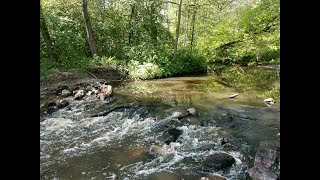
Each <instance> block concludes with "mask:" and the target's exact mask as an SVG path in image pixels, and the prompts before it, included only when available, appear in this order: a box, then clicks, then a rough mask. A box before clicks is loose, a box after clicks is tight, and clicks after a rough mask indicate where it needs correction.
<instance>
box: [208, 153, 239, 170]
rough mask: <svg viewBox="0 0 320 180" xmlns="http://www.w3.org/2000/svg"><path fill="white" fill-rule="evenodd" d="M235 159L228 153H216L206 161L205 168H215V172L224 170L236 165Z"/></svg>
mask: <svg viewBox="0 0 320 180" xmlns="http://www.w3.org/2000/svg"><path fill="white" fill-rule="evenodd" d="M235 162H236V161H235V159H234V158H233V157H232V156H231V155H229V154H226V153H215V154H212V155H209V156H208V157H207V158H206V159H205V160H204V161H203V164H204V165H205V166H208V167H211V168H214V169H215V170H221V169H223V168H228V167H231V166H232V165H233V164H234V163H235Z"/></svg>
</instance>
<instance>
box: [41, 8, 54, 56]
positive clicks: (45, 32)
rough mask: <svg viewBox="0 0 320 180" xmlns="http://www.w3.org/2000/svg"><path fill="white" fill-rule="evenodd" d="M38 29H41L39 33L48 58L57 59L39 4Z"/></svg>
mask: <svg viewBox="0 0 320 180" xmlns="http://www.w3.org/2000/svg"><path fill="white" fill-rule="evenodd" d="M40 31H41V35H42V37H43V40H44V43H45V45H46V51H47V54H48V57H49V59H50V60H52V61H58V58H57V54H56V52H55V51H54V47H53V45H52V41H51V37H50V34H49V31H48V27H47V23H46V19H45V18H44V15H43V14H42V9H41V5H40Z"/></svg>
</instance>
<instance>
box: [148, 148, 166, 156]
mask: <svg viewBox="0 0 320 180" xmlns="http://www.w3.org/2000/svg"><path fill="white" fill-rule="evenodd" d="M165 153H166V150H165V149H164V148H163V147H162V146H151V147H150V150H149V154H151V155H155V156H159V155H164V154H165Z"/></svg>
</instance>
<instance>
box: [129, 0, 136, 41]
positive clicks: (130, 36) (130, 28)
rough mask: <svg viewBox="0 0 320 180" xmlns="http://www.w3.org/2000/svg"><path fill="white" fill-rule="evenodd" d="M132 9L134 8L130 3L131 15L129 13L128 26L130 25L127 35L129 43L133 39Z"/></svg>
mask: <svg viewBox="0 0 320 180" xmlns="http://www.w3.org/2000/svg"><path fill="white" fill-rule="evenodd" d="M134 9H135V5H132V7H131V15H130V22H129V26H130V27H129V37H128V39H129V40H128V41H129V44H132V40H133V19H134V17H135V15H134V13H135V11H134Z"/></svg>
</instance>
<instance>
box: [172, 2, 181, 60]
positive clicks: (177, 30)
mask: <svg viewBox="0 0 320 180" xmlns="http://www.w3.org/2000/svg"><path fill="white" fill-rule="evenodd" d="M181 5H182V0H179V9H178V23H177V29H176V40H175V44H174V52H173V57H172V62H174V61H175V60H176V57H177V48H178V40H179V29H180V19H181Z"/></svg>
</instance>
